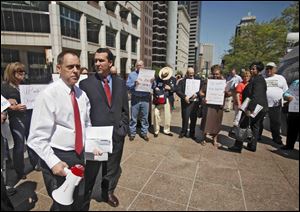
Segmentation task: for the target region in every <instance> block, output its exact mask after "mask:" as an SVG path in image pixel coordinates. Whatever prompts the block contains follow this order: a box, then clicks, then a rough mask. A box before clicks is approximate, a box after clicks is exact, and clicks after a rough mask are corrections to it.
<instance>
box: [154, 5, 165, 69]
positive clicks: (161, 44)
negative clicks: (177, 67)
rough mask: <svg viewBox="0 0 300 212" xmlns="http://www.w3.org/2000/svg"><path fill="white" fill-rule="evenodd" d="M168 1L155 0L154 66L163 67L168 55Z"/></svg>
mask: <svg viewBox="0 0 300 212" xmlns="http://www.w3.org/2000/svg"><path fill="white" fill-rule="evenodd" d="M167 27H168V2H167V1H153V30H152V34H153V36H152V39H153V40H152V42H153V43H152V67H163V66H165V64H166V55H167Z"/></svg>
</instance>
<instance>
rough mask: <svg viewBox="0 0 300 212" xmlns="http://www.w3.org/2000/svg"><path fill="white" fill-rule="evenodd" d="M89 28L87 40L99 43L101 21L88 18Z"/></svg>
mask: <svg viewBox="0 0 300 212" xmlns="http://www.w3.org/2000/svg"><path fill="white" fill-rule="evenodd" d="M86 26H87V27H86V28H87V41H89V42H93V43H99V31H100V27H101V21H100V20H95V19H92V18H87V19H86Z"/></svg>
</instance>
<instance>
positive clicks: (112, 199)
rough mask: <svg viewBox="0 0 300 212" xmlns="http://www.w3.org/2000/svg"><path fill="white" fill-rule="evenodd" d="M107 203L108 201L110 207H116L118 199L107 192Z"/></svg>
mask: <svg viewBox="0 0 300 212" xmlns="http://www.w3.org/2000/svg"><path fill="white" fill-rule="evenodd" d="M107 203H108V204H109V205H110V206H111V207H118V205H119V200H118V198H117V197H116V196H115V195H114V194H108V199H107Z"/></svg>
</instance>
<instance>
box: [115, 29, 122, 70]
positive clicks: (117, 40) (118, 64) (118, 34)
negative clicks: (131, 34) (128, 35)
mask: <svg viewBox="0 0 300 212" xmlns="http://www.w3.org/2000/svg"><path fill="white" fill-rule="evenodd" d="M120 37H121V30H120V29H119V30H118V31H117V33H116V59H115V67H116V68H117V70H119V71H120V70H121V58H120V54H121V53H120V49H121V42H120Z"/></svg>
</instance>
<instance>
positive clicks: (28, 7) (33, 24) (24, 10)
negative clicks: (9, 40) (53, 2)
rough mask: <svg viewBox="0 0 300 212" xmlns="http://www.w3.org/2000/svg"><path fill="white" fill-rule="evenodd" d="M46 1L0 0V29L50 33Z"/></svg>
mask: <svg viewBox="0 0 300 212" xmlns="http://www.w3.org/2000/svg"><path fill="white" fill-rule="evenodd" d="M48 4H49V3H48V2H35V1H11V2H9V1H2V2H1V30H3V31H17V32H43V33H50V22H49V12H48Z"/></svg>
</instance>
